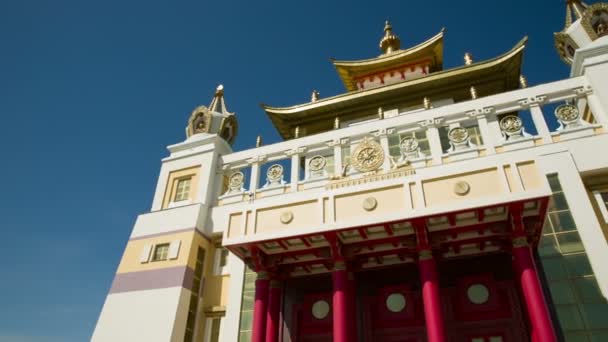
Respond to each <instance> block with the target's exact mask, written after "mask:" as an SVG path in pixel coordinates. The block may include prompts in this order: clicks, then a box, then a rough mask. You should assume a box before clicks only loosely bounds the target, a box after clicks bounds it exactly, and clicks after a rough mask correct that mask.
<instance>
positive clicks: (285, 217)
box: [280, 211, 293, 224]
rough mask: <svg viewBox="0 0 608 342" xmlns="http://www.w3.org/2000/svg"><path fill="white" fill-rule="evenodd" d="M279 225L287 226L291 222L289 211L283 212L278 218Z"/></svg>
mask: <svg viewBox="0 0 608 342" xmlns="http://www.w3.org/2000/svg"><path fill="white" fill-rule="evenodd" d="M280 220H281V223H283V224H288V223H290V222H291V221H293V213H292V212H291V211H284V212H283V213H281V217H280Z"/></svg>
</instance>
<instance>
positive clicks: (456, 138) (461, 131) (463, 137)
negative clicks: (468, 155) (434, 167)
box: [448, 127, 469, 144]
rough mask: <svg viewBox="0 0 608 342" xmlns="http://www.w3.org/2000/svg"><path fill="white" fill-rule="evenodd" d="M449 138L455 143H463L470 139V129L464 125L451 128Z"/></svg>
mask: <svg viewBox="0 0 608 342" xmlns="http://www.w3.org/2000/svg"><path fill="white" fill-rule="evenodd" d="M448 139H450V141H451V142H453V143H455V144H459V143H463V142H465V141H467V139H469V131H467V129H466V128H464V127H454V128H452V129H450V130H449V132H448Z"/></svg>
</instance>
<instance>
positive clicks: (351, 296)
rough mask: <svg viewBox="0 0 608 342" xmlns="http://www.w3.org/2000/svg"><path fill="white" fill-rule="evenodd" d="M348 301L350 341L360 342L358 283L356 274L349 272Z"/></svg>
mask: <svg viewBox="0 0 608 342" xmlns="http://www.w3.org/2000/svg"><path fill="white" fill-rule="evenodd" d="M347 293H348V299H347V301H346V303H347V305H348V307H347V310H348V318H347V321H348V334H349V335H348V340H349V341H358V340H359V339H358V337H357V283H356V282H355V274H354V273H353V272H348V292H347Z"/></svg>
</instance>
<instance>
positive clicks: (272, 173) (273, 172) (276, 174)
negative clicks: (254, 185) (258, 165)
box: [266, 164, 283, 182]
mask: <svg viewBox="0 0 608 342" xmlns="http://www.w3.org/2000/svg"><path fill="white" fill-rule="evenodd" d="M266 177H268V180H270V181H272V182H275V181H280V180H281V178H283V166H281V165H280V164H274V165H272V166H271V167H269V168H268V171H266Z"/></svg>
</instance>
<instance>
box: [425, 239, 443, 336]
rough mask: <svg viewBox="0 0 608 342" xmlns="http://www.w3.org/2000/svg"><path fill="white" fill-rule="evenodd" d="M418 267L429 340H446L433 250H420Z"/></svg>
mask: <svg viewBox="0 0 608 342" xmlns="http://www.w3.org/2000/svg"><path fill="white" fill-rule="evenodd" d="M418 268H419V270H420V283H421V284H422V301H423V304H424V318H425V323H426V332H427V338H428V341H429V342H445V341H446V338H445V328H444V325H443V313H442V312H441V297H440V294H439V278H438V276H437V267H436V265H435V260H434V259H433V254H432V252H431V250H429V249H425V250H422V251H420V258H419V260H418Z"/></svg>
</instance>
